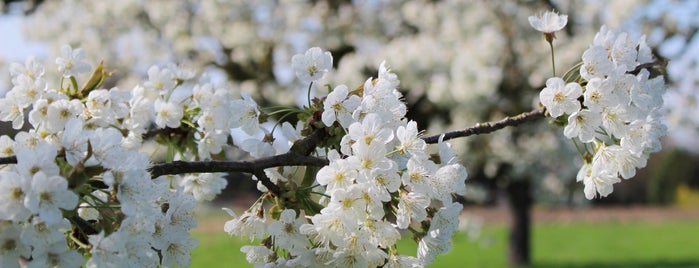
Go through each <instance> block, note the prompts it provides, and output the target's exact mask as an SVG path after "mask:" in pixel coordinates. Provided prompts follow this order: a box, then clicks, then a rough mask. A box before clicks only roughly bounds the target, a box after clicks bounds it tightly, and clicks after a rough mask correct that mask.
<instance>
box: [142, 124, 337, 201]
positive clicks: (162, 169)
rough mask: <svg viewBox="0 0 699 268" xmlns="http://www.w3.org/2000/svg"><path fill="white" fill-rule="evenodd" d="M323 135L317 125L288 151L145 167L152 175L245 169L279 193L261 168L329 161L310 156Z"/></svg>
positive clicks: (312, 164)
mask: <svg viewBox="0 0 699 268" xmlns="http://www.w3.org/2000/svg"><path fill="white" fill-rule="evenodd" d="M324 137H325V130H324V129H316V130H315V131H313V132H312V133H311V134H310V135H308V136H307V137H306V138H304V139H301V140H298V141H296V142H294V144H293V145H292V146H291V149H289V152H286V153H283V154H279V155H275V156H270V157H265V158H259V159H255V160H249V161H245V160H244V161H198V162H187V161H173V162H169V163H160V164H154V165H152V166H151V167H150V168H148V171H150V173H151V177H152V178H157V177H160V176H162V175H175V174H184V173H212V172H245V173H252V174H253V175H255V176H256V177H257V178H258V179H259V180H260V182H262V184H263V185H264V186H265V187H267V189H268V190H269V191H270V192H272V193H274V194H276V195H281V194H282V189H280V188H279V186H277V185H276V184H274V182H272V181H271V180H270V179H269V178H268V177H267V176H266V175H265V173H264V169H266V168H271V167H281V166H316V167H322V166H325V165H328V160H327V159H325V158H319V157H314V156H310V154H311V153H312V152H313V151H314V150H315V148H316V145H317V144H318V142H319V141H320V140H321V139H323V138H324Z"/></svg>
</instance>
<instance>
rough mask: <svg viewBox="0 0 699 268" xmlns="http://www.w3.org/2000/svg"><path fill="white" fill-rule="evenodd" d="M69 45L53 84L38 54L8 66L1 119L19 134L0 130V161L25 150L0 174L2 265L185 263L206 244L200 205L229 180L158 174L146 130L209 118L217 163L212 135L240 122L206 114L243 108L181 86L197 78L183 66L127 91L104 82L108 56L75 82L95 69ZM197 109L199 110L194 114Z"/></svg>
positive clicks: (220, 95) (156, 70)
mask: <svg viewBox="0 0 699 268" xmlns="http://www.w3.org/2000/svg"><path fill="white" fill-rule="evenodd" d="M62 52H63V53H62V55H63V56H62V57H60V58H58V59H57V60H56V65H57V69H58V70H59V73H60V74H62V77H61V78H60V83H58V80H59V79H56V82H57V83H49V82H47V79H46V78H45V76H44V73H45V67H44V65H43V64H42V63H40V62H38V61H37V60H35V59H34V58H29V59H27V61H26V62H25V64H18V63H14V64H12V65H11V66H10V74H11V77H12V84H13V85H14V87H13V88H12V89H11V90H10V91H9V92H7V94H6V95H5V97H4V98H2V99H0V120H3V121H10V122H12V126H13V127H14V128H15V129H22V131H19V132H18V133H17V134H16V135H15V136H14V137H13V138H12V137H9V136H7V135H4V136H2V137H0V147H1V148H2V154H1V156H3V157H11V156H15V157H16V161H15V162H16V164H9V165H8V164H7V163H12V161H6V162H4V163H6V165H3V168H2V171H0V234H1V235H0V244H1V245H3V247H2V249H1V250H0V266H2V267H19V266H20V263H21V262H24V263H25V264H26V265H27V266H28V267H76V266H80V265H82V264H83V263H86V264H87V266H88V267H117V266H119V267H121V266H127V267H157V266H158V265H162V266H163V267H172V266H179V267H184V266H187V265H188V264H189V262H190V251H191V250H192V249H193V248H194V247H195V246H196V245H197V242H196V240H195V239H193V238H191V237H190V235H189V230H190V229H192V228H194V227H195V226H196V219H195V218H194V215H193V210H194V208H195V205H196V200H210V199H212V198H213V197H214V196H215V195H216V194H218V193H219V192H220V191H221V189H222V188H223V187H225V185H226V181H225V180H224V179H223V178H222V176H221V175H220V174H202V175H186V176H170V177H165V176H161V177H159V178H155V179H152V178H151V174H150V172H149V171H148V168H149V165H150V159H149V156H148V155H147V154H146V153H144V152H140V151H139V149H141V147H142V141H143V138H142V137H143V135H146V134H147V131H148V129H149V128H150V127H151V126H153V125H155V127H156V128H165V127H168V128H177V127H179V126H180V124H181V122H183V121H186V120H189V121H194V120H192V118H196V119H200V120H199V121H201V123H200V125H199V128H198V133H200V134H201V137H200V138H198V139H197V140H196V141H197V142H199V143H200V144H205V146H204V145H202V146H200V147H201V148H203V149H201V150H202V152H200V155H201V156H202V158H209V157H210V154H209V153H216V152H217V151H218V150H220V145H218V143H220V141H218V140H217V139H216V138H208V137H215V135H218V134H219V133H220V132H224V133H228V132H227V131H230V130H229V129H230V127H231V126H230V124H232V125H235V126H239V125H241V124H243V121H242V120H239V121H235V123H230V122H233V120H229V121H226V120H223V122H224V123H223V124H225V125H217V124H219V122H220V121H221V120H220V119H219V118H213V119H212V118H209V117H210V116H214V115H215V116H219V114H217V113H216V112H215V111H222V110H224V108H225V110H226V111H228V112H229V113H235V112H237V111H238V110H236V109H230V108H231V107H232V106H236V104H237V103H227V102H225V101H227V100H228V99H231V98H230V97H228V96H227V95H225V94H226V92H224V91H222V90H218V89H217V90H213V89H212V88H211V86H208V85H201V86H199V85H197V86H193V87H194V90H189V91H190V92H191V91H193V92H195V93H196V94H195V95H196V98H195V97H191V96H190V95H192V94H191V93H190V94H187V93H186V92H187V91H188V90H187V88H191V87H189V86H188V85H187V84H185V82H184V81H186V80H188V79H190V78H191V77H192V76H193V75H192V74H191V73H190V72H186V71H183V70H181V69H179V68H176V67H175V66H166V67H163V68H160V67H153V68H151V69H150V70H149V72H148V75H149V79H148V81H146V82H145V83H143V84H142V85H137V86H135V87H134V88H133V89H131V90H122V89H119V88H112V89H102V88H99V85H100V84H101V83H102V81H103V80H104V79H105V78H106V77H107V76H109V74H108V73H107V72H105V71H104V70H103V66H102V64H101V63H100V64H99V65H98V66H97V67H96V68H95V69H94V72H93V73H92V74H91V75H90V76H89V79H87V80H86V81H85V83H84V84H83V85H82V86H78V81H77V80H78V77H80V76H82V75H88V74H86V72H89V71H90V65H89V64H88V63H86V62H85V60H86V58H85V57H86V55H85V53H84V52H83V51H82V50H81V49H72V48H71V47H69V46H64V47H63V48H62ZM178 90H179V91H185V93H181V92H176V91H178ZM207 94H208V95H207ZM183 96H184V97H183ZM217 101H221V102H225V104H226V105H228V106H225V107H224V106H222V105H223V104H221V105H218V104H214V103H216V102H217ZM231 102H235V101H231ZM241 102H242V101H241ZM192 104H195V105H200V107H202V108H201V109H195V111H190V110H191V109H192V107H193V106H191V105H192ZM238 106H239V107H243V105H238ZM212 110H213V111H214V112H212ZM187 113H189V114H191V115H187ZM237 114H240V112H238V113H237ZM25 115H28V118H25ZM231 117H232V116H231ZM25 122H28V123H29V124H30V126H28V127H27V126H24V125H25V124H26V123H25ZM24 129H28V130H26V131H25V130H24ZM217 142H218V143H217ZM224 142H225V139H224ZM217 145H218V147H217ZM194 153H197V152H194ZM182 157H183V158H184V156H182ZM5 160H7V158H5ZM88 255H89V256H90V258H89V259H88V260H84V259H83V256H88Z"/></svg>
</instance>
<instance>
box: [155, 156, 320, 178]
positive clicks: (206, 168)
mask: <svg viewBox="0 0 699 268" xmlns="http://www.w3.org/2000/svg"><path fill="white" fill-rule="evenodd" d="M327 164H328V160H327V159H323V158H319V157H314V156H306V155H300V154H297V153H296V152H291V151H290V152H288V153H284V154H280V155H275V156H270V157H265V158H259V159H255V160H249V161H246V160H244V161H196V162H190V161H173V162H168V163H160V164H154V165H153V166H151V167H150V168H149V169H148V170H149V171H150V174H151V177H153V178H157V177H160V176H162V175H174V174H184V173H212V172H246V173H255V171H258V170H263V169H266V168H271V167H281V166H317V167H322V166H325V165H327Z"/></svg>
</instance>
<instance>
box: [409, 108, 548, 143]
mask: <svg viewBox="0 0 699 268" xmlns="http://www.w3.org/2000/svg"><path fill="white" fill-rule="evenodd" d="M544 112H545V109H544V108H538V109H535V110H533V111H530V112H526V113H521V114H518V115H516V116H512V117H509V116H508V117H505V118H504V119H502V120H500V121H496V122H487V123H478V124H476V125H475V126H473V127H470V128H466V129H462V130H455V131H450V132H447V133H443V134H437V135H432V136H428V137H423V138H422V139H423V140H424V141H425V142H426V143H429V144H433V143H437V142H439V137H441V136H442V135H444V139H443V140H445V141H446V140H451V139H454V138H460V137H468V136H471V135H478V134H487V133H491V132H494V131H497V130H500V129H503V128H505V127H508V126H517V125H520V124H522V123H524V122H527V121H531V120H534V119H537V118H543V117H544Z"/></svg>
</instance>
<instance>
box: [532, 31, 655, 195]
mask: <svg viewBox="0 0 699 268" xmlns="http://www.w3.org/2000/svg"><path fill="white" fill-rule="evenodd" d="M653 64H654V59H653V55H652V53H651V49H650V48H649V47H648V45H647V44H646V41H645V37H640V38H638V39H636V38H633V37H632V36H630V35H629V34H628V33H626V32H620V31H615V30H610V29H607V27H605V26H602V28H601V29H600V31H599V32H598V33H597V35H596V36H595V38H594V41H593V44H592V45H591V46H590V47H589V48H588V49H587V50H585V52H584V53H583V56H582V65H580V72H579V76H575V75H572V76H567V77H568V78H571V77H572V78H573V79H569V80H570V81H565V80H563V79H562V78H559V77H553V78H550V79H548V80H547V81H546V87H545V88H544V89H543V90H542V91H541V93H540V95H539V96H540V100H541V103H542V104H543V105H544V106H545V107H546V109H547V111H548V114H549V115H550V116H551V117H553V118H559V120H563V121H565V122H563V124H564V125H565V129H564V130H563V134H564V135H565V136H566V137H567V138H570V139H573V141H574V142H576V145H578V144H577V141H580V142H582V145H579V146H578V148H579V150H580V151H581V154H582V155H583V159H584V162H585V163H584V165H583V167H582V168H581V169H580V171H579V172H578V176H577V180H578V181H582V182H583V183H584V184H585V189H584V192H585V196H586V197H587V198H588V199H592V198H594V197H595V196H597V194H599V195H600V196H607V195H608V194H610V193H611V192H612V191H613V184H614V183H617V182H619V181H620V179H619V177H622V178H624V179H629V178H631V177H633V176H634V175H635V174H636V169H637V168H643V167H645V165H646V160H647V159H648V156H649V154H651V153H654V152H657V151H659V150H660V147H661V144H660V137H662V136H663V135H665V132H666V127H665V125H664V124H663V123H662V122H661V113H660V109H661V107H662V105H663V97H662V95H663V93H664V92H665V90H664V86H665V83H664V80H663V77H662V76H655V77H652V75H651V73H650V72H649V70H648V69H651V67H653ZM566 82H568V83H567V84H566ZM576 140H577V141H576Z"/></svg>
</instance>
